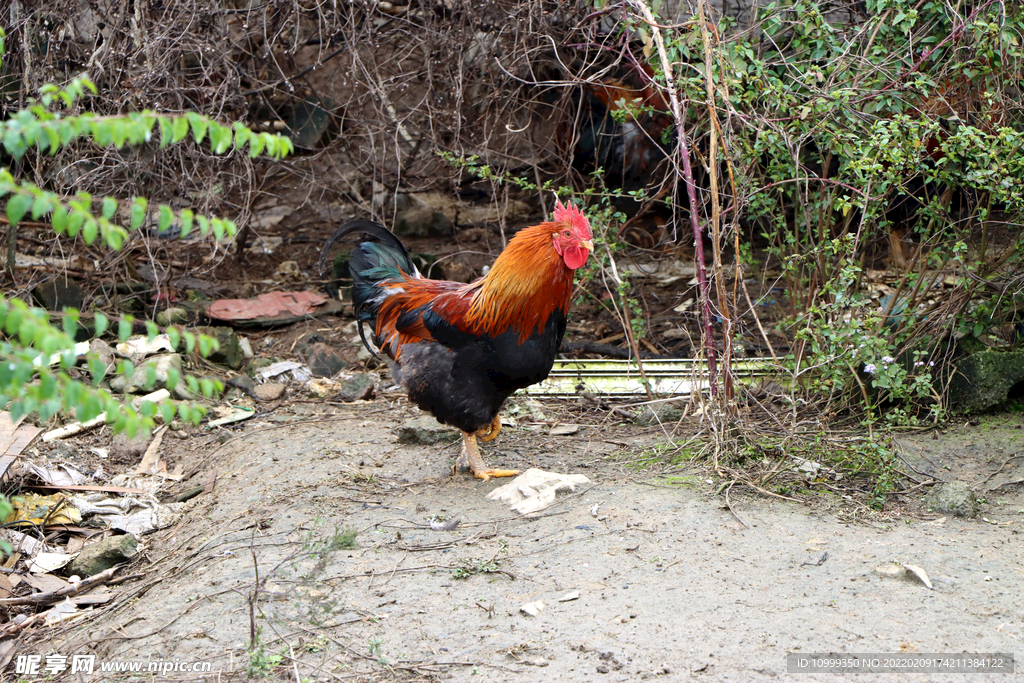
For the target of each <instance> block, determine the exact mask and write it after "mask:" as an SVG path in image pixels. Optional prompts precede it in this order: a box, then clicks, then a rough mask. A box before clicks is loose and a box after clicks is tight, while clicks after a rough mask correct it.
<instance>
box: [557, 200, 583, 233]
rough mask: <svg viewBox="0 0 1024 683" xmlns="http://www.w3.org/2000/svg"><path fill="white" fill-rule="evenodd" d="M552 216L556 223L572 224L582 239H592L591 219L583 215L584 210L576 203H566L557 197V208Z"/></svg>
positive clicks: (571, 226) (571, 227)
mask: <svg viewBox="0 0 1024 683" xmlns="http://www.w3.org/2000/svg"><path fill="white" fill-rule="evenodd" d="M552 216H553V217H554V219H555V222H556V223H564V224H566V225H568V226H570V229H571V230H572V231H573V232H574V233H575V234H576V236H577V237H579V238H580V239H585V240H589V239H590V237H591V234H590V221H588V220H587V217H586V216H584V215H583V212H582V211H580V210H579V208H578V207H577V206H576V205H575V204H568V205H565V204H562V202H560V201H559V200H558V199H557V198H556V199H555V210H554V211H553V212H552Z"/></svg>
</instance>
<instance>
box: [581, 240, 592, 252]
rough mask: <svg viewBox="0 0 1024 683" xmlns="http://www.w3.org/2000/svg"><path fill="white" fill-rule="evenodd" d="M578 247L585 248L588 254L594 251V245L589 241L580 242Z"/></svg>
mask: <svg viewBox="0 0 1024 683" xmlns="http://www.w3.org/2000/svg"><path fill="white" fill-rule="evenodd" d="M580 246H581V247H586V249H587V251H589V252H593V251H594V243H593V242H591V241H590V240H583V241H582V242H580Z"/></svg>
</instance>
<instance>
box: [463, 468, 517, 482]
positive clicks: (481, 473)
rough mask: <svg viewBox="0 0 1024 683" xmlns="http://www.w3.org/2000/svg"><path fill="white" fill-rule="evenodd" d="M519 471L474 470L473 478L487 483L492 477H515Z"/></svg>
mask: <svg viewBox="0 0 1024 683" xmlns="http://www.w3.org/2000/svg"><path fill="white" fill-rule="evenodd" d="M517 474H519V470H473V476H474V477H476V478H477V479H480V480H481V481H487V480H488V479H490V478H491V477H514V476H516V475H517Z"/></svg>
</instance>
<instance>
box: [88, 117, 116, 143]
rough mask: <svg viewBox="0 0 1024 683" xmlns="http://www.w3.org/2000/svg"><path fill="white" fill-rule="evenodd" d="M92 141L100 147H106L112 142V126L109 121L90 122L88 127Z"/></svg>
mask: <svg viewBox="0 0 1024 683" xmlns="http://www.w3.org/2000/svg"><path fill="white" fill-rule="evenodd" d="M90 129H91V131H92V139H93V140H95V141H96V144H97V145H99V146H100V147H106V146H108V145H109V144H110V143H112V142H113V141H114V131H113V126H111V125H110V122H109V121H95V120H94V121H92V122H91V125H90Z"/></svg>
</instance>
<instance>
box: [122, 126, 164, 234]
mask: <svg viewBox="0 0 1024 683" xmlns="http://www.w3.org/2000/svg"><path fill="white" fill-rule="evenodd" d="M160 120H161V121H162V120H163V119H160ZM145 218H146V198H145V197H135V198H134V199H132V211H131V222H130V223H129V227H130V228H131V229H132V230H138V229H139V226H140V225H142V221H143V220H145Z"/></svg>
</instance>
